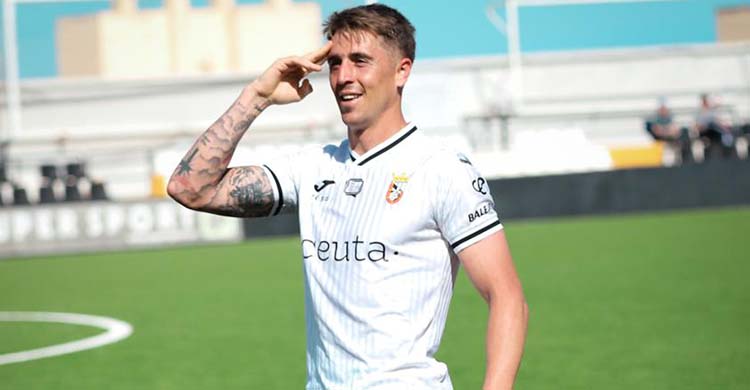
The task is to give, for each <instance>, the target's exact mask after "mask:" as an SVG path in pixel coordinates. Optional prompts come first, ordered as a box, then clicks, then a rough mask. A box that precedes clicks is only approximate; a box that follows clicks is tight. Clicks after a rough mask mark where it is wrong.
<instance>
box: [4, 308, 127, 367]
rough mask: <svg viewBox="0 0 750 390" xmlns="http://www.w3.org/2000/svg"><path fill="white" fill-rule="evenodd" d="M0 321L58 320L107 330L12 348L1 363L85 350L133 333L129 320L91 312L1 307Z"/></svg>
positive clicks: (118, 339)
mask: <svg viewBox="0 0 750 390" xmlns="http://www.w3.org/2000/svg"><path fill="white" fill-rule="evenodd" d="M0 321H6V322H56V323H63V324H73V325H86V326H93V327H96V328H101V329H104V330H106V332H104V333H101V334H98V335H96V336H91V337H87V338H85V339H81V340H76V341H71V342H67V343H63V344H57V345H52V346H49V347H42V348H37V349H30V350H28V351H20V352H11V353H6V354H2V355H0V365H3V364H11V363H18V362H25V361H29V360H34V359H42V358H46V357H51V356H58V355H65V354H68V353H73V352H78V351H84V350H87V349H92V348H97V347H101V346H103V345H107V344H112V343H116V342H118V341H120V340H122V339H124V338H127V337H128V336H130V334H131V333H133V327H132V326H131V325H130V324H128V323H127V322H124V321H120V320H117V319H114V318H108V317H99V316H91V315H86V314H76V313H48V312H33V311H26V312H24V311H0Z"/></svg>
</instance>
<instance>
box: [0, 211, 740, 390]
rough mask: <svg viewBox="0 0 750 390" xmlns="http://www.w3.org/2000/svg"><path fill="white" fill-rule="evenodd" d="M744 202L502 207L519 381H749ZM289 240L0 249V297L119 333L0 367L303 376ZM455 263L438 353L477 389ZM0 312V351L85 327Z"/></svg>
mask: <svg viewBox="0 0 750 390" xmlns="http://www.w3.org/2000/svg"><path fill="white" fill-rule="evenodd" d="M749 233H750V209H749V208H731V209H720V210H703V211H690V212H679V213H678V212H674V213H659V214H648V215H628V216H610V217H594V218H573V219H556V220H546V221H542V220H539V221H525V222H509V223H507V224H506V234H507V236H508V240H509V242H510V245H511V249H512V251H513V255H514V258H515V261H516V264H517V267H518V271H519V274H520V276H521V279H522V281H523V284H524V290H525V293H526V297H527V300H528V302H529V306H530V312H531V318H530V324H529V334H528V340H527V347H526V352H525V356H524V360H523V363H522V367H521V370H520V372H519V377H518V381H517V386H516V388H517V389H633V388H640V389H747V388H750V370H748V369H747V368H748V367H750V332H749V330H750V287H748V286H750V283H748V280H747V279H748V275H750V261H749V260H750V256H749V255H748V248H750V245H749V243H748V240H747V237H748V234H749ZM300 262H301V259H300V254H299V244H298V239H296V238H288V239H273V240H262V241H261V240H257V241H250V242H245V243H242V244H237V245H227V246H205V247H190V248H179V249H168V250H159V251H133V252H124V253H105V254H93V255H78V256H58V257H54V258H35V259H27V260H7V261H2V262H0V311H56V312H74V313H84V314H93V315H103V316H110V317H115V318H118V319H121V320H124V321H127V322H129V323H131V324H132V325H133V326H134V333H133V335H132V336H131V337H130V338H128V339H126V340H124V341H121V342H119V343H116V344H112V345H108V346H105V347H102V348H98V349H94V350H88V351H83V352H78V353H75V354H70V355H65V356H59V357H53V358H47V359H42V360H37V361H31V362H25V363H16V364H10V365H4V366H0V388H2V389H24V390H26V389H72V388H75V389H103V388H106V389H133V388H139V389H164V390H167V389H181V390H183V389H207V388H217V389H302V388H303V387H304V375H305V374H304V371H305V368H304V367H305V364H304V358H305V351H304V345H305V344H304V323H303V309H302V305H303V292H302V273H301V263H300ZM485 319H486V307H485V304H484V303H483V302H482V300H481V299H480V298H479V296H478V294H477V293H476V292H475V291H474V290H473V287H472V286H471V284H470V283H469V282H468V280H467V278H466V277H465V275H464V274H463V273H461V274H460V275H459V278H458V280H457V283H456V289H455V292H454V298H453V303H452V306H451V311H450V314H449V319H448V323H447V327H446V331H445V334H444V337H443V343H442V347H441V350H440V352H439V353H438V358H439V359H441V360H443V361H445V362H446V363H447V364H448V367H449V369H450V372H451V376H452V379H453V383H454V386H455V388H456V389H458V390H462V389H477V388H480V387H481V382H482V377H483V375H484V374H483V373H484V346H483V332H484V328H485ZM92 329H93V328H86V327H78V326H70V325H50V324H33V323H17V324H9V323H0V353H5V352H10V351H11V350H18V349H30V348H37V347H40V346H42V345H44V344H46V343H57V342H64V341H69V340H70V339H71V338H75V337H78V336H80V337H86V336H88V335H91V334H94V333H96V332H97V330H96V329H93V330H92Z"/></svg>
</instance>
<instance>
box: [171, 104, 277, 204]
mask: <svg viewBox="0 0 750 390" xmlns="http://www.w3.org/2000/svg"><path fill="white" fill-rule="evenodd" d="M266 106H267V102H265V103H264V102H263V101H262V99H259V98H256V97H250V98H249V99H245V100H243V99H242V98H238V99H237V100H236V101H235V102H234V104H232V106H231V107H229V109H228V110H227V111H226V112H225V113H224V115H222V116H221V117H220V118H219V119H217V120H216V122H214V123H213V124H212V125H211V127H209V128H208V129H207V130H206V131H205V132H204V133H203V134H202V135H201V136H200V137H199V138H198V140H197V141H196V142H195V144H194V145H193V147H192V148H191V149H190V150H189V151H188V153H187V154H186V155H185V157H184V158H183V159H182V160H181V161H180V163H179V164H178V165H177V168H175V171H174V173H173V174H172V178H171V179H170V182H169V188H168V190H169V195H170V196H172V197H173V198H174V199H175V200H177V201H178V202H179V203H181V204H183V205H185V206H186V207H189V208H191V209H195V210H200V211H206V212H210V213H215V214H221V215H229V216H237V217H257V216H267V215H269V214H270V212H271V209H272V208H273V203H274V198H273V189H272V187H271V184H270V182H269V180H268V177H266V174H265V172H264V171H263V169H262V168H260V167H255V166H253V167H240V168H232V169H229V168H228V165H229V162H230V161H231V159H232V155H233V154H234V151H235V149H236V148H237V144H238V143H239V141H240V139H241V138H242V136H243V135H244V134H245V131H246V130H247V129H248V127H249V126H250V124H251V123H252V122H253V120H254V119H255V118H256V117H257V116H258V115H259V114H260V113H261V111H263V109H264V108H265V107H266Z"/></svg>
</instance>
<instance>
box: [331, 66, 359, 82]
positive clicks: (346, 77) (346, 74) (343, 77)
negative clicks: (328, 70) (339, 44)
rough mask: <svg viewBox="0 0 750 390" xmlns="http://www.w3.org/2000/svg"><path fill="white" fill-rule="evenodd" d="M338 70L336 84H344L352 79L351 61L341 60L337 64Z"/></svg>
mask: <svg viewBox="0 0 750 390" xmlns="http://www.w3.org/2000/svg"><path fill="white" fill-rule="evenodd" d="M338 70H339V71H338V72H337V75H336V76H337V77H336V84H338V85H344V84H347V83H350V82H352V81H354V74H355V69H354V66H352V63H351V62H349V61H343V62H341V65H339V69H338Z"/></svg>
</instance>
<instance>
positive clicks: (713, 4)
mask: <svg viewBox="0 0 750 390" xmlns="http://www.w3.org/2000/svg"><path fill="white" fill-rule="evenodd" d="M257 2H259V1H258V0H240V1H239V3H243V4H245V3H257ZM206 3H207V1H206V0H193V4H194V5H195V6H199V7H200V6H205V5H206ZM318 3H320V4H321V6H322V8H323V13H324V15H328V14H330V13H331V12H333V11H335V10H337V9H341V8H345V7H348V6H352V5H357V4H362V3H364V2H363V1H353V0H351V1H346V0H320V1H318ZM383 3H386V4H389V5H391V6H394V7H396V8H398V9H399V10H401V11H402V12H403V13H404V14H405V15H406V16H407V17H408V18H409V19H410V20H411V21H412V23H414V25H415V26H416V28H417V57H418V58H436V57H458V56H474V55H492V54H500V53H505V52H506V50H507V46H506V43H505V37H504V36H502V35H501V34H500V33H499V32H498V31H497V30H495V28H494V27H493V26H492V24H490V22H489V21H488V20H487V18H486V16H485V5H486V4H487V1H486V0H460V1H457V0H451V1H449V0H431V1H429V2H427V1H415V0H392V1H383ZM140 5H141V7H144V8H154V7H160V6H161V1H157V0H141V1H140ZM737 5H750V0H684V1H676V2H672V1H665V2H657V3H631V4H627V3H622V4H596V5H572V6H550V7H535V8H522V9H521V11H520V19H521V46H522V48H523V50H524V51H527V52H533V51H553V50H575V49H593V48H605V47H632V46H643V45H663V44H682V43H705V42H713V41H715V40H716V33H715V30H716V26H715V16H714V13H715V10H716V9H717V8H719V7H728V6H737ZM109 7H110V5H109V3H108V2H90V3H89V2H85V3H70V4H59V3H58V4H43V5H39V4H34V5H30V4H22V5H19V6H18V12H17V17H18V40H19V57H20V60H19V62H20V71H21V77H25V78H30V77H51V76H54V75H55V74H56V64H55V40H54V28H55V18H57V17H60V16H65V15H80V14H86V13H92V12H96V11H100V10H103V9H107V8H109ZM501 13H502V10H501Z"/></svg>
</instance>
